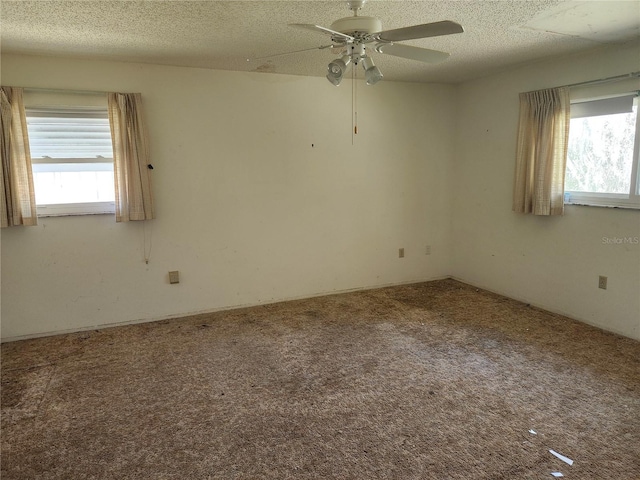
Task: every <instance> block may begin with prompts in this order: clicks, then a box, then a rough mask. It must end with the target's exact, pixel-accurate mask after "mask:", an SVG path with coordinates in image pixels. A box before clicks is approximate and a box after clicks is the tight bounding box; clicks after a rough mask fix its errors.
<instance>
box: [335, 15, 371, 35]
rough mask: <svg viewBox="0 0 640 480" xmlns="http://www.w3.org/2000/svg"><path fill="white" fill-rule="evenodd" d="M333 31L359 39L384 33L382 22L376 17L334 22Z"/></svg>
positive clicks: (344, 19)
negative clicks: (372, 34)
mask: <svg viewBox="0 0 640 480" xmlns="http://www.w3.org/2000/svg"><path fill="white" fill-rule="evenodd" d="M331 30H335V31H336V32H340V33H344V34H345V35H351V36H352V37H355V38H358V37H362V36H363V35H368V34H371V33H377V32H380V31H382V22H381V21H380V19H379V18H375V17H346V18H341V19H340V20H336V21H335V22H333V23H332V24H331Z"/></svg>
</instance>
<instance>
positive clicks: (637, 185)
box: [565, 92, 640, 208]
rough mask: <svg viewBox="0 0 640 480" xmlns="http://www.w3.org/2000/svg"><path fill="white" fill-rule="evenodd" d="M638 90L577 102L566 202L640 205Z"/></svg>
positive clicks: (573, 105) (572, 105) (573, 119)
mask: <svg viewBox="0 0 640 480" xmlns="http://www.w3.org/2000/svg"><path fill="white" fill-rule="evenodd" d="M639 131H640V121H639V120H638V96H637V92H634V93H626V94H624V95H617V96H614V97H610V98H599V99H592V100H586V101H579V102H572V104H571V125H570V129H569V148H568V152H567V169H566V173H565V192H566V193H565V203H569V204H582V205H596V206H607V207H625V208H640V190H639V189H640V182H639V180H638V175H639V173H638V149H639V147H640V145H639V144H640V133H639Z"/></svg>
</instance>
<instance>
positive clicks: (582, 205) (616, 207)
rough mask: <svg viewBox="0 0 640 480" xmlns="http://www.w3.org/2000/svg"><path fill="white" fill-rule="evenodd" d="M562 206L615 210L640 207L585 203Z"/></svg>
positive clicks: (639, 206)
mask: <svg viewBox="0 0 640 480" xmlns="http://www.w3.org/2000/svg"><path fill="white" fill-rule="evenodd" d="M564 206H565V207H566V206H576V207H597V208H611V209H616V210H640V205H597V204H594V203H587V202H570V203H566V202H565V204H564Z"/></svg>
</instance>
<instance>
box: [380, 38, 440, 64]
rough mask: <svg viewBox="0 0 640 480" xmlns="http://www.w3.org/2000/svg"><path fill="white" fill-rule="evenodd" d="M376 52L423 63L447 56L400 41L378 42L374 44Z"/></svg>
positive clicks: (437, 61)
mask: <svg viewBox="0 0 640 480" xmlns="http://www.w3.org/2000/svg"><path fill="white" fill-rule="evenodd" d="M376 52H380V53H385V54H387V55H393V56H395V57H402V58H408V59H410V60H417V61H418V62H424V63H439V62H442V61H444V60H446V59H447V58H449V55H450V54H449V53H445V52H439V51H438V50H429V49H428V48H420V47H412V46H410V45H402V44H400V43H380V44H378V45H376Z"/></svg>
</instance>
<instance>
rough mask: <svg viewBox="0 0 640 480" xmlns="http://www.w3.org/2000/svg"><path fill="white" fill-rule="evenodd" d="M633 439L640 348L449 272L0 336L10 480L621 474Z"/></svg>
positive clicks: (631, 466) (630, 467)
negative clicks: (351, 289)
mask: <svg viewBox="0 0 640 480" xmlns="http://www.w3.org/2000/svg"><path fill="white" fill-rule="evenodd" d="M530 429H533V430H535V432H537V434H536V435H534V434H532V433H529V430H530ZM549 449H554V450H556V451H557V452H559V453H561V454H563V455H565V456H567V457H570V458H571V459H573V460H574V461H575V463H574V464H573V466H569V465H567V464H566V463H563V462H562V461H560V460H558V459H557V458H555V457H554V456H552V455H551V454H550V453H549ZM639 449H640V342H637V341H634V340H631V339H627V338H624V337H620V336H617V335H614V334H610V333H606V332H603V331H601V330H598V329H595V328H591V327H589V326H586V325H583V324H580V323H577V322H574V321H571V320H569V319H567V318H564V317H561V316H558V315H554V314H550V313H548V312H544V311H541V310H538V309H535V308H531V307H528V306H526V305H524V304H522V303H519V302H516V301H512V300H509V299H506V298H504V297H500V296H498V295H494V294H491V293H488V292H485V291H482V290H477V289H475V288H472V287H470V286H467V285H464V284H461V283H459V282H455V281H452V280H444V281H438V282H429V283H422V284H416V285H410V286H402V287H392V288H384V289H379V290H371V291H365V292H357V293H349V294H342V295H333V296H327V297H319V298H313V299H308V300H300V301H294V302H287V303H280V304H275V305H267V306H261V307H254V308H247V309H241V310H234V311H228V312H220V313H215V314H209V315H199V316H195V317H189V318H185V319H180V320H171V321H164V322H157V323H152V324H143V325H135V326H128V327H119V328H110V329H104V330H99V331H92V332H84V333H77V334H71V335H62V336H57V337H50V338H43V339H36V340H29V341H21V342H12V343H7V344H5V345H3V346H2V465H1V473H2V479H3V480H10V479H47V480H49V479H260V478H277V479H288V478H296V479H297V478H303V479H304V478H340V479H383V478H384V479H533V478H535V479H544V478H553V477H552V476H551V472H556V471H560V472H562V473H563V474H564V475H565V477H566V478H568V479H609V478H611V479H619V480H628V479H640V455H639V451H640V450H639Z"/></svg>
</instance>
